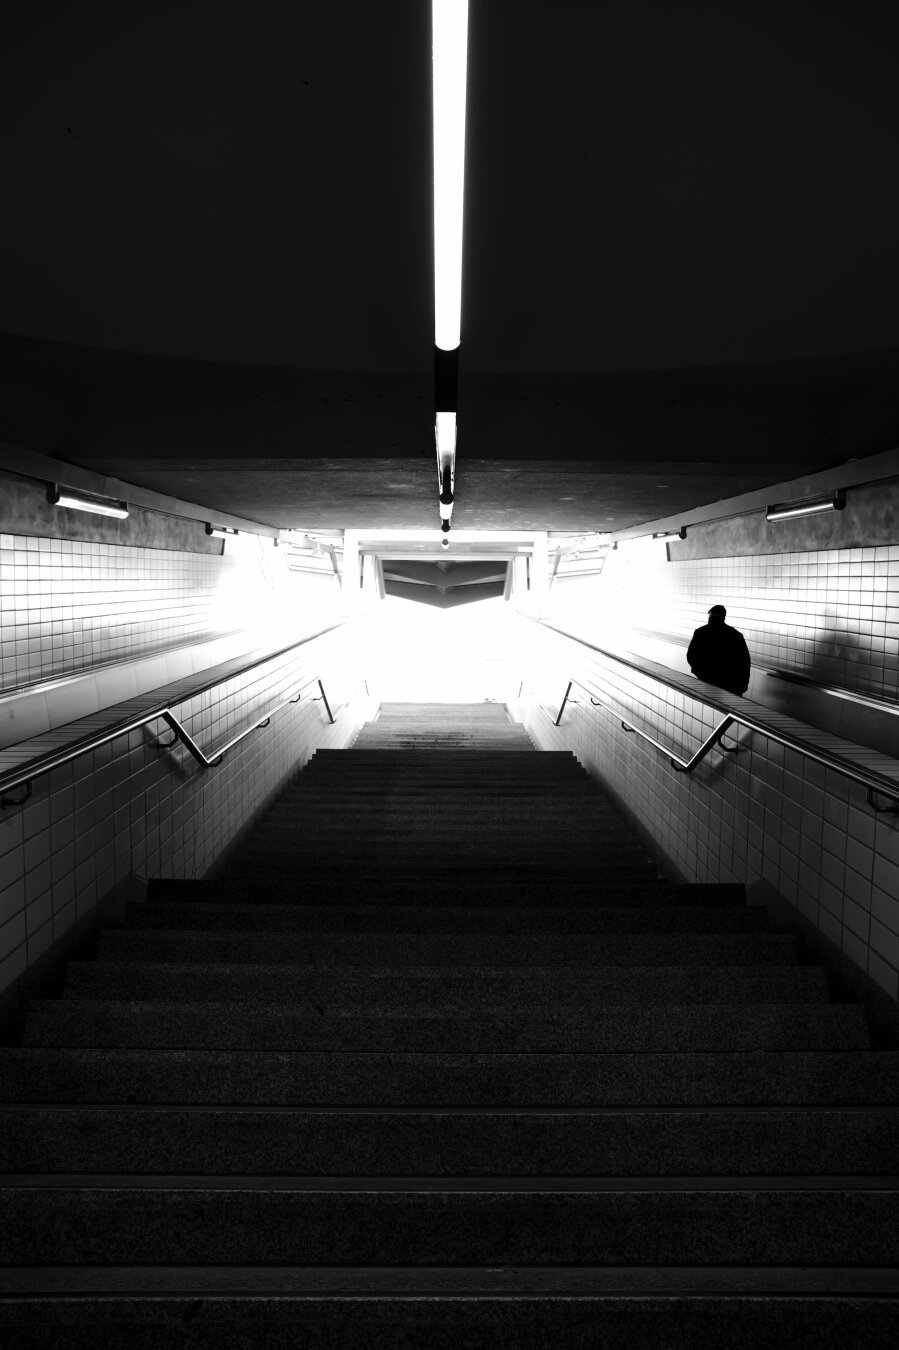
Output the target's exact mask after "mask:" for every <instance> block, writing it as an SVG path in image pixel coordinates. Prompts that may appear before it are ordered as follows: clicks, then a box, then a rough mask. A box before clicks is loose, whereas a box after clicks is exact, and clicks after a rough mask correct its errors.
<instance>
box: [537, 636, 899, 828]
mask: <svg viewBox="0 0 899 1350" xmlns="http://www.w3.org/2000/svg"><path fill="white" fill-rule="evenodd" d="M534 622H537V623H540V625H541V627H543V628H549V629H551V631H552V632H554V633H558V634H559V635H560V636H562V637H566V638H568V639H569V640H570V641H571V642H577V643H578V644H579V645H580V646H582V647H588V648H589V649H590V650H591V651H594V652H598V653H599V655H600V656H604V657H606V658H608V660H610V661H615V662H616V663H617V664H618V665H622V666H627V667H629V669H631V670H636V671H638V672H639V673H640V674H641V675H648V676H649V678H650V679H653V680H656V681H657V682H658V683H659V684H662V685H665V686H666V687H667V688H669V689H675V690H677V692H678V693H684V690H683V689H682V688H681V683H680V681H674V680H666V679H665V678H664V676H662V675H658V674H656V673H655V672H654V671H649V670H647V669H646V668H645V667H644V666H641V665H640V664H639V662H637V661H631V660H628V658H627V657H624V656H620V655H619V654H618V653H616V652H610V651H608V650H607V649H606V648H604V647H598V646H596V644H595V643H592V642H587V641H586V640H585V639H584V638H579V637H575V636H574V634H572V633H566V632H565V630H564V629H563V628H556V627H555V626H554V625H553V624H550V623H545V622H543V621H541V620H539V619H538V620H535V621H534ZM574 684H577V685H578V687H579V688H581V689H583V690H584V691H585V692H586V693H588V694H589V695H590V699H591V702H593V698H594V691H593V690H592V689H590V688H589V686H588V685H585V684H584V683H583V682H582V681H581V680H575V679H570V680H569V681H568V688H567V689H566V690H565V697H564V698H563V700H562V706H561V707H560V709H559V713H558V716H557V717H556V718H555V719H554V720H553V725H554V726H558V725H559V722H560V720H561V717H562V713H563V712H564V710H565V705H566V703H567V702H568V696H569V694H570V693H571V688H572V685H574ZM689 697H690V698H695V699H696V701H697V702H699V703H704V704H705V705H706V707H709V708H714V709H716V710H717V711H718V712H722V713H724V714H725V716H724V719H723V721H722V722H720V723H719V725H718V726H717V727H716V728H715V730H714V731H713V732H712V733H711V735H710V736H709V737H708V739H707V740H705V741H704V742H703V743H702V745H701V746H700V748H699V749H698V750H697V751H696V753H695V754H694V755H693V756H692V757H691V758H690V759H689V760H686V759H683V758H682V757H681V756H680V755H678V754H677V753H676V752H675V751H673V750H672V749H671V747H670V746H666V745H663V744H662V742H661V741H657V740H655V738H654V737H652V736H650V735H649V734H648V732H645V731H641V730H640V728H639V727H632V726H630V725H629V724H628V723H626V722H624V721H623V719H621V715H620V713H613V715H614V716H616V717H618V718H619V720H620V721H621V725H622V727H623V729H624V730H625V731H627V732H632V733H635V734H636V735H638V736H640V737H641V738H642V739H643V740H645V741H648V742H649V743H650V744H651V745H653V746H655V748H656V749H657V750H660V751H661V752H662V754H664V755H667V756H668V758H669V759H670V760H671V764H672V767H673V768H675V769H677V770H678V771H679V772H681V773H691V772H692V771H693V769H695V768H696V766H697V764H699V763H701V761H702V760H703V759H705V757H706V755H707V754H708V753H709V751H710V750H712V749H713V748H714V746H715V744H716V743H717V744H718V745H719V746H720V748H721V749H722V750H729V751H731V752H732V753H733V752H735V751H736V752H739V750H740V748H741V747H739V746H737V747H734V746H728V745H723V744H722V743H721V737H722V736H723V735H724V734H725V732H726V731H727V730H728V728H729V727H731V726H743V727H746V728H747V730H749V731H756V732H758V733H759V735H761V736H766V737H767V738H768V739H769V740H772V741H776V742H777V743H778V744H779V745H782V746H784V747H785V748H786V749H788V750H797V751H798V752H799V753H800V754H801V755H804V756H805V757H806V758H807V759H811V760H814V761H815V763H817V764H820V765H821V766H822V767H823V768H825V769H833V770H834V771H835V772H836V773H840V774H842V775H843V776H844V777H845V778H849V779H851V780H852V781H853V782H856V783H859V784H860V785H861V786H862V787H864V788H866V789H867V801H868V805H869V806H870V807H872V808H873V810H874V811H875V812H877V813H878V814H883V815H897V814H899V782H897V781H896V780H895V779H893V778H887V777H886V775H885V774H881V773H877V772H876V770H874V769H862V768H859V767H857V766H856V765H850V764H849V763H848V762H847V761H846V760H844V759H841V758H840V757H839V756H837V755H832V754H829V753H828V751H827V750H822V749H819V748H818V747H817V746H813V745H809V744H808V742H807V741H803V740H801V739H800V738H799V737H798V736H791V735H790V733H789V732H783V731H778V730H776V729H775V728H774V727H771V726H769V725H767V724H766V723H765V722H764V721H762V720H761V719H760V718H757V717H753V716H752V715H751V714H750V713H743V712H734V711H733V710H732V709H730V708H728V707H727V706H726V705H725V704H723V703H719V702H718V701H717V700H716V699H714V698H710V697H708V696H707V695H706V694H701V693H699V692H697V693H695V694H694V693H693V692H692V691H691V692H690V694H689ZM596 706H600V707H603V708H605V709H606V711H608V712H612V711H613V710H612V709H610V708H609V707H608V705H607V704H605V703H602V702H601V700H597V701H596ZM548 715H550V716H551V714H548ZM875 796H881V797H887V798H888V799H889V800H890V801H892V802H894V803H895V805H893V806H878V805H877V803H876V801H875V800H874V798H875Z"/></svg>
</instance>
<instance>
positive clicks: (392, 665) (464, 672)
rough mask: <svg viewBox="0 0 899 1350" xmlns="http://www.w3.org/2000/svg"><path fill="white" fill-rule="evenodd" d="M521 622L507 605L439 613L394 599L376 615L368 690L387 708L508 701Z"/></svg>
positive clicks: (490, 603) (480, 604)
mask: <svg viewBox="0 0 899 1350" xmlns="http://www.w3.org/2000/svg"><path fill="white" fill-rule="evenodd" d="M520 622H521V621H520V618H519V617H518V616H517V615H516V614H515V613H514V612H513V611H512V610H511V609H510V606H509V605H508V603H507V602H506V601H504V600H502V599H492V600H480V601H476V602H475V603H474V604H469V605H459V606H458V607H457V608H455V609H436V608H433V607H431V606H430V605H423V604H417V603H415V602H414V601H412V600H401V599H399V598H398V597H396V596H390V595H389V596H387V598H386V599H385V600H383V601H382V602H381V603H380V604H379V605H378V606H377V608H376V610H375V613H374V614H373V615H372V622H371V625H370V636H369V640H368V643H367V652H368V660H367V671H368V674H367V679H368V684H369V689H370V691H371V693H372V695H373V697H375V698H378V699H380V700H381V701H382V702H384V703H480V702H484V701H487V700H491V701H494V702H498V703H504V702H505V701H506V700H507V699H508V698H510V697H512V696H513V695H514V692H515V690H517V688H518V683H519V682H520V680H521V675H520V671H519V663H518V659H517V651H518V634H519V625H520Z"/></svg>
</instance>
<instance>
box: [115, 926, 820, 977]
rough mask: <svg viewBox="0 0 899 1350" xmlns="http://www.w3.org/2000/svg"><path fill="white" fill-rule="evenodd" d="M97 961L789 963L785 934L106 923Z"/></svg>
mask: <svg viewBox="0 0 899 1350" xmlns="http://www.w3.org/2000/svg"><path fill="white" fill-rule="evenodd" d="M97 958H98V960H101V961H112V962H123V961H142V962H154V963H159V962H161V963H167V962H174V963H179V962H191V963H197V964H204V963H210V964H211V963H213V962H222V963H229V962H230V963H234V962H238V963H241V962H242V963H246V962H259V963H261V964H277V963H285V962H289V963H295V964H297V965H307V966H319V967H324V966H330V965H337V966H345V965H352V966H358V967H361V966H363V965H366V964H369V965H371V966H374V967H379V966H400V965H410V966H449V965H453V966H469V965H470V966H474V967H475V968H476V969H477V968H480V969H483V968H485V967H488V966H491V965H494V966H525V967H528V966H560V967H581V966H585V967H588V968H590V969H593V968H595V967H603V966H648V965H659V966H699V967H705V966H749V965H795V964H796V943H795V939H794V938H793V937H792V936H788V935H785V934H783V935H782V934H771V933H754V934H749V933H736V934H731V933H723V934H717V933H639V934H628V935H623V936H609V937H597V936H594V935H592V934H583V933H578V934H573V935H571V936H568V937H565V936H558V935H555V934H549V933H541V934H535V935H524V936H519V935H511V936H504V935H500V934H496V933H490V934H476V935H463V934H459V933H452V934H448V933H426V934H418V933H414V934H411V933H358V934H357V933H339V934H308V933H295V932H294V933H285V932H274V933H267V932H260V931H256V932H251V931H247V930H246V929H244V930H236V931H232V932H228V931H227V930H225V931H219V932H215V933H213V932H210V931H209V930H202V929H201V930H199V931H195V932H191V931H189V930H183V929H182V930H174V931H169V932H166V931H165V930H147V929H144V930H130V931H129V930H122V929H106V930H105V931H104V932H102V933H101V934H100V937H99V941H98V944H97Z"/></svg>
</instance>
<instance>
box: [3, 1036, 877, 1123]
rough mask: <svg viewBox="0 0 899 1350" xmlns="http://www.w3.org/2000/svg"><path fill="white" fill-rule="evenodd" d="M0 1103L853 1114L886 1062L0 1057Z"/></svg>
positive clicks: (55, 1053)
mask: <svg viewBox="0 0 899 1350" xmlns="http://www.w3.org/2000/svg"><path fill="white" fill-rule="evenodd" d="M0 1101H2V1102H46V1103H49V1102H59V1103H73V1102H96V1103H108V1104H112V1103H117V1102H118V1103H132V1104H133V1103H143V1104H152V1103H162V1102H170V1103H174V1104H179V1105H185V1104H190V1103H197V1104H200V1103H210V1104H217V1105H222V1106H229V1105H235V1104H243V1105H258V1106H384V1107H408V1106H444V1107H454V1106H455V1107H463V1106H479V1107H493V1108H496V1107H527V1106H533V1107H559V1106H574V1107H590V1106H594V1107H597V1106H618V1107H625V1106H632V1107H635V1106H646V1107H657V1106H862V1105H894V1104H895V1103H896V1102H897V1101H899V1053H897V1052H896V1051H892V1050H850V1051H843V1050H836V1051H830V1050H828V1051H824V1050H804V1051H756V1052H750V1053H747V1052H745V1051H720V1052H717V1053H679V1052H676V1053H668V1054H665V1053H661V1054H659V1053H656V1054H639V1053H633V1052H621V1053H614V1054H579V1053H573V1054H572V1053H568V1054H533V1053H522V1054H503V1053H497V1054H452V1053H450V1054H416V1053H414V1052H412V1053H410V1052H396V1053H393V1054H384V1053H378V1052H362V1053H355V1052H353V1051H345V1052H330V1053H328V1052H316V1053H311V1054H310V1053H303V1052H301V1051H281V1052H273V1051H264V1050H257V1051H216V1050H140V1049H137V1050H109V1049H107V1050H98V1049H54V1048H40V1049H35V1048H31V1047H26V1046H11V1047H5V1048H0Z"/></svg>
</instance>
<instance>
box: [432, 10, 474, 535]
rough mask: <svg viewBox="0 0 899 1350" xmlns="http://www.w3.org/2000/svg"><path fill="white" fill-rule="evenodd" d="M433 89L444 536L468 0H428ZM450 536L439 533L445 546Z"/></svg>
mask: <svg viewBox="0 0 899 1350" xmlns="http://www.w3.org/2000/svg"><path fill="white" fill-rule="evenodd" d="M431 23H432V27H431V36H432V43H433V67H434V68H433V76H434V81H433V89H434V407H435V424H434V438H435V441H436V449H437V482H438V494H439V506H440V528H441V530H442V531H443V533H444V535H446V534H448V533H449V529H450V520H451V517H452V513H453V493H454V484H455V473H456V408H457V401H458V387H459V343H460V341H461V335H462V204H463V189H464V179H465V85H466V67H467V63H468V0H432V3H431ZM448 545H449V540H448V539H446V538H444V540H443V546H444V548H446V547H448Z"/></svg>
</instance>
